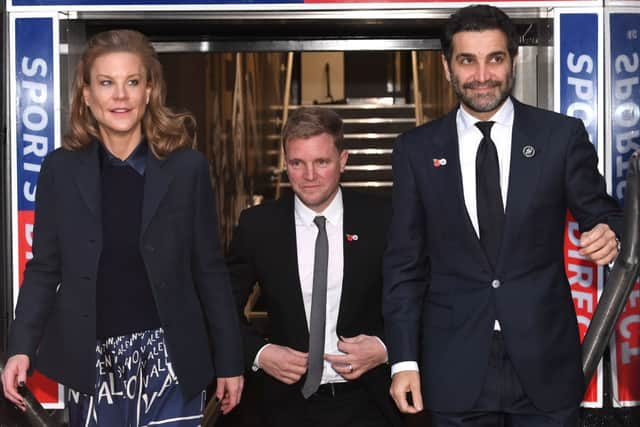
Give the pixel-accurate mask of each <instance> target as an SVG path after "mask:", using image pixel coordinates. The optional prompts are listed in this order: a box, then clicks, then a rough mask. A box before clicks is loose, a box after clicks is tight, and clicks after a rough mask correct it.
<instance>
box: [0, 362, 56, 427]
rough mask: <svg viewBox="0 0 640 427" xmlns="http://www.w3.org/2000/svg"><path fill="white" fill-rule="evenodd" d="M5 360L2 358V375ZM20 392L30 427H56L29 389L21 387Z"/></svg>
mask: <svg viewBox="0 0 640 427" xmlns="http://www.w3.org/2000/svg"><path fill="white" fill-rule="evenodd" d="M4 364H5V359H4V357H0V374H2V372H3V371H4ZM18 392H19V393H20V395H21V396H22V400H23V401H24V404H25V407H26V410H25V412H24V416H25V418H26V419H27V422H28V423H29V426H30V427H54V426H56V423H54V421H53V420H52V419H51V417H50V416H49V414H47V412H46V411H45V410H44V408H43V407H42V405H40V402H38V400H37V399H36V397H35V396H34V395H33V393H31V390H29V387H27V386H26V385H24V386H19V387H18Z"/></svg>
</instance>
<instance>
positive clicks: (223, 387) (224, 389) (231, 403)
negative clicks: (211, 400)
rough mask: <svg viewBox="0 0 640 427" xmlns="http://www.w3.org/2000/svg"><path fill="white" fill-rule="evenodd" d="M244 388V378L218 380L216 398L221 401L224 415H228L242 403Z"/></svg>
mask: <svg viewBox="0 0 640 427" xmlns="http://www.w3.org/2000/svg"><path fill="white" fill-rule="evenodd" d="M243 387H244V377H243V376H242V375H240V376H239V377H227V378H218V381H217V387H216V398H217V399H218V401H220V409H221V410H222V413H223V414H228V413H229V412H231V410H232V409H233V408H235V407H236V405H238V403H240V397H241V396H242V388H243Z"/></svg>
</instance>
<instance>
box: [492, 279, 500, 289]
mask: <svg viewBox="0 0 640 427" xmlns="http://www.w3.org/2000/svg"><path fill="white" fill-rule="evenodd" d="M491 287H492V288H493V289H498V288H499V287H500V280H498V279H496V280H494V281H493V282H491Z"/></svg>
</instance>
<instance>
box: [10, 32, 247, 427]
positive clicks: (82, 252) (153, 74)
mask: <svg viewBox="0 0 640 427" xmlns="http://www.w3.org/2000/svg"><path fill="white" fill-rule="evenodd" d="M164 99H165V90H164V81H163V77H162V69H161V65H160V62H159V61H158V58H157V54H156V52H155V51H154V49H153V47H152V46H151V44H150V43H149V42H148V40H146V38H145V37H144V36H143V35H142V34H140V33H137V32H135V31H127V30H118V31H108V32H104V33H101V34H98V35H97V36H95V37H94V38H92V39H91V40H90V41H89V44H88V47H87V49H86V50H85V52H84V54H83V55H82V58H81V59H80V62H79V64H78V66H77V69H76V76H75V80H74V83H73V98H72V107H71V116H70V125H69V129H70V130H69V133H68V134H67V135H65V137H64V141H63V147H62V148H61V149H58V150H55V151H54V152H53V153H51V154H50V155H49V156H48V157H47V158H46V160H45V161H44V163H43V164H42V168H41V172H40V177H39V180H38V191H37V195H36V218H35V229H34V240H33V259H32V260H31V261H30V262H29V263H28V264H27V267H26V269H25V274H24V282H23V285H22V288H21V290H20V295H19V298H18V304H17V307H16V317H15V320H14V321H13V323H12V326H11V331H10V337H9V352H8V353H9V356H10V358H9V360H8V361H7V364H6V367H5V370H4V372H3V374H2V382H3V387H4V393H5V396H6V397H7V398H8V399H9V400H10V401H12V402H13V403H14V404H16V405H17V406H18V407H20V408H22V409H23V410H24V408H25V406H24V403H23V401H22V398H21V397H20V395H19V394H18V393H17V385H18V384H20V383H22V382H23V381H25V380H26V374H27V371H28V370H29V369H30V368H31V367H35V368H37V369H38V370H39V371H41V372H42V373H44V374H45V375H47V376H49V377H51V378H53V379H54V380H57V381H59V382H61V383H62V384H64V385H66V386H68V387H69V389H70V392H69V394H68V401H69V410H70V419H71V424H72V425H74V424H76V423H77V424H78V425H79V424H80V423H82V425H104V426H116V425H118V426H120V425H121V426H125V425H126V426H131V425H148V424H149V423H150V422H161V421H164V420H167V419H173V420H176V421H180V422H179V423H178V424H179V425H180V426H188V425H199V424H200V423H201V418H202V410H203V403H204V392H203V390H204V389H205V387H206V386H207V385H208V383H209V382H210V381H211V380H212V379H213V377H214V376H215V377H217V388H216V398H217V399H220V400H221V407H222V410H223V412H224V413H227V412H229V411H230V410H231V409H232V408H233V407H234V406H235V405H236V404H237V403H238V402H239V399H240V395H241V392H242V386H243V377H242V376H241V374H242V366H243V365H242V353H241V343H240V341H239V331H238V319H237V315H236V313H235V311H234V303H233V297H232V294H231V290H230V285H229V279H228V274H227V271H226V267H225V265H224V260H223V258H222V255H221V253H220V244H219V241H218V236H217V217H216V210H215V206H214V197H213V192H212V189H211V184H210V180H209V173H208V166H207V163H206V161H205V159H204V157H203V156H202V155H200V154H199V153H198V152H196V151H194V150H191V149H190V147H191V146H192V145H193V139H194V137H193V129H194V126H195V123H194V120H193V118H192V116H190V115H188V114H175V113H173V112H171V111H170V110H169V109H167V108H166V107H165V106H164ZM210 344H212V345H213V351H211V346H210ZM214 367H215V368H214ZM171 425H174V424H171Z"/></svg>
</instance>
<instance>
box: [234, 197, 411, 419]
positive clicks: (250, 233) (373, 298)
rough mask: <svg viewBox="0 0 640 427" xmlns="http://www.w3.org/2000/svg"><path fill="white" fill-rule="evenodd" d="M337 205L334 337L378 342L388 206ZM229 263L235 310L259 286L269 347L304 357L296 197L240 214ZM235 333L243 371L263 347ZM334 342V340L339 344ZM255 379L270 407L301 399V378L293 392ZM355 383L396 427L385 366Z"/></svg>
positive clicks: (346, 201) (253, 337) (361, 201)
mask: <svg viewBox="0 0 640 427" xmlns="http://www.w3.org/2000/svg"><path fill="white" fill-rule="evenodd" d="M342 200H343V206H344V214H343V234H344V235H345V238H344V240H343V241H344V271H343V279H342V295H341V299H340V308H339V312H338V324H337V334H338V335H341V336H344V337H353V336H356V335H359V334H366V335H375V336H378V337H380V338H383V329H384V328H383V325H382V308H381V298H382V255H383V253H384V247H385V244H386V237H387V230H388V226H389V220H390V206H389V203H387V202H386V201H385V200H384V199H381V198H378V197H373V196H370V195H365V194H360V193H357V192H353V191H350V190H349V189H345V188H343V189H342ZM347 234H357V235H358V239H357V240H351V241H348V240H347V238H346V235H347ZM228 261H229V262H228V265H229V271H230V273H231V282H232V286H233V291H234V294H235V296H236V300H237V303H238V306H239V307H238V310H239V311H240V312H242V309H243V308H244V305H245V304H246V301H247V298H248V295H249V293H250V292H251V290H252V288H253V285H254V284H255V283H256V282H258V283H260V290H261V298H263V300H264V301H265V305H266V309H267V311H268V313H269V322H270V332H271V335H270V339H269V342H271V343H274V344H278V345H282V346H288V347H291V348H293V349H295V350H298V351H303V352H307V351H308V348H309V330H308V326H307V320H306V315H305V310H304V302H303V299H302V290H301V287H300V278H299V276H298V255H297V244H296V227H295V214H294V197H293V195H292V194H291V193H287V194H286V195H285V196H283V197H282V198H281V199H280V200H278V201H275V202H268V203H265V204H263V205H260V206H256V207H254V208H250V209H247V210H245V211H243V212H242V214H241V216H240V220H239V224H238V227H237V228H236V230H235V233H234V237H233V241H232V244H231V249H230V256H229V258H228ZM243 318H244V316H243ZM241 329H242V335H243V339H244V350H245V363H246V364H247V368H248V369H249V368H250V367H251V366H252V364H253V361H254V359H255V356H256V354H257V352H258V350H259V349H260V348H261V347H262V346H264V345H265V344H266V341H265V340H264V339H263V338H262V337H261V336H260V335H259V334H258V332H257V331H256V330H255V329H254V328H253V327H252V326H251V325H250V324H242V325H241ZM335 338H336V340H337V339H338V337H337V336H336V337H335ZM383 340H384V338H383ZM260 372H262V371H260ZM261 376H262V379H263V387H264V394H263V399H265V400H266V401H268V402H273V401H274V400H276V401H279V402H283V401H284V402H286V401H287V396H290V395H291V393H297V394H300V389H301V388H302V384H303V382H304V378H305V377H303V378H302V379H301V380H300V381H299V382H298V383H296V384H293V385H286V384H284V383H281V382H279V381H278V380H276V379H274V378H272V377H270V376H269V375H266V374H264V375H263V374H261ZM358 381H360V382H361V383H362V384H363V385H364V386H365V387H366V388H367V389H368V390H369V392H370V393H371V395H372V396H373V397H374V398H375V400H376V402H377V403H378V405H379V407H380V409H381V411H382V412H383V413H385V414H386V416H387V417H388V418H389V421H390V423H392V424H393V425H402V424H401V419H400V416H399V413H398V412H397V411H396V410H395V407H394V406H393V403H392V401H391V400H390V398H389V393H388V390H389V383H390V374H389V366H388V365H386V364H385V365H380V366H378V367H376V368H374V369H372V370H371V371H369V372H367V373H366V374H364V375H363V376H362V377H361V378H360V379H359V380H358ZM273 404H277V403H273ZM267 406H268V405H267Z"/></svg>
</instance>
